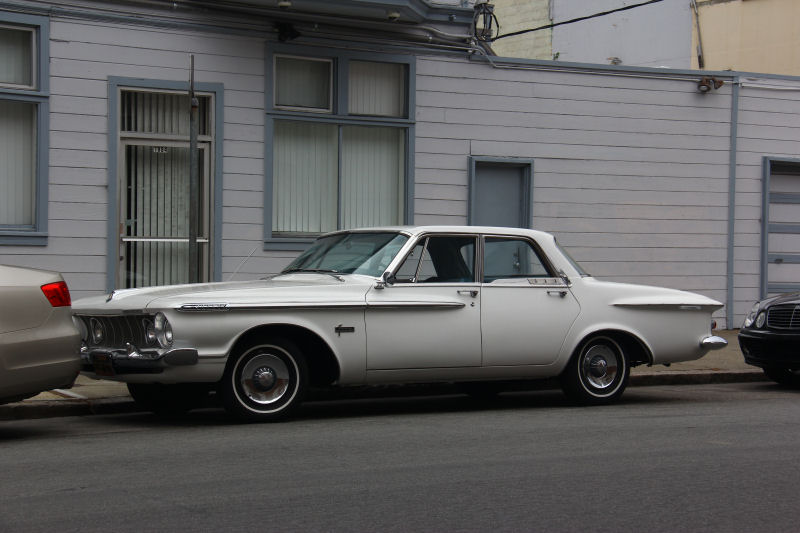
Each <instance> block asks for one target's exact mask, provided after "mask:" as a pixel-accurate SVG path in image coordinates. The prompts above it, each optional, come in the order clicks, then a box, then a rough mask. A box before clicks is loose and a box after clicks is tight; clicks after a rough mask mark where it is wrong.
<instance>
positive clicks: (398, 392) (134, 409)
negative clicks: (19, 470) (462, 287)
mask: <svg viewBox="0 0 800 533" xmlns="http://www.w3.org/2000/svg"><path fill="white" fill-rule="evenodd" d="M756 381H769V380H768V379H767V378H766V376H764V373H763V372H761V371H753V370H729V371H717V370H702V371H694V372H680V371H673V372H670V371H662V372H653V373H643V374H637V375H632V376H631V377H630V381H629V383H628V386H631V387H647V386H656V385H710V384H717V383H750V382H756ZM550 386H552V387H553V388H557V385H556V384H555V383H554V382H552V380H546V381H544V382H543V383H542V384H541V385H540V386H536V387H534V388H533V390H541V389H543V388H550ZM459 393H460V392H459V391H458V390H456V389H455V388H454V387H453V386H452V384H441V383H440V384H432V385H391V386H382V387H363V388H360V387H359V388H356V390H352V391H351V390H348V391H343V392H341V393H338V392H336V391H333V392H331V391H328V392H323V393H321V394H320V395H319V396H318V398H312V399H321V400H325V399H329V400H334V399H336V400H347V399H356V398H381V397H387V396H392V397H402V396H425V395H434V394H459ZM143 411H144V410H143V409H142V408H140V407H139V406H138V405H136V403H135V402H134V401H133V399H131V398H130V396H119V397H114V398H98V399H94V400H73V399H64V400H42V401H35V402H31V401H27V402H25V401H23V402H17V403H11V404H6V405H0V421H2V420H26V419H37V418H53V417H65V416H87V415H114V414H127V413H139V412H143Z"/></svg>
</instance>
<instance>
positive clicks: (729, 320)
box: [725, 78, 741, 329]
mask: <svg viewBox="0 0 800 533" xmlns="http://www.w3.org/2000/svg"><path fill="white" fill-rule="evenodd" d="M740 90H741V88H740V86H739V79H738V78H735V79H734V81H733V91H732V92H731V128H730V141H729V142H730V145H729V150H728V241H727V265H726V270H727V272H726V275H725V295H726V301H725V327H726V328H727V329H731V328H732V327H733V317H734V316H735V313H734V309H733V307H734V302H735V299H734V291H735V282H734V281H735V280H734V275H735V270H736V269H735V261H736V258H735V255H734V251H735V246H736V159H737V157H736V156H737V153H736V148H737V146H736V143H737V140H738V138H739V92H740Z"/></svg>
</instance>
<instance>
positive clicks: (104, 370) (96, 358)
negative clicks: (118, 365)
mask: <svg viewBox="0 0 800 533" xmlns="http://www.w3.org/2000/svg"><path fill="white" fill-rule="evenodd" d="M92 365H93V366H94V373H95V374H97V375H98V376H113V375H114V373H115V372H114V363H113V362H112V360H111V354H107V353H94V354H92Z"/></svg>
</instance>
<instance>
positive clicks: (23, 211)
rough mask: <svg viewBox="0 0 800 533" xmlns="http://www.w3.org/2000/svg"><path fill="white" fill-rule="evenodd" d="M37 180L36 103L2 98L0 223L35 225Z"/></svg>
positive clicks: (0, 105)
mask: <svg viewBox="0 0 800 533" xmlns="http://www.w3.org/2000/svg"><path fill="white" fill-rule="evenodd" d="M35 179H36V105H35V104H30V103H25V102H20V101H11V100H0V226H18V227H27V228H31V227H33V225H34V221H35V214H36V213H35V202H36V188H35Z"/></svg>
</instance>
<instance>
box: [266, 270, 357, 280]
mask: <svg viewBox="0 0 800 533" xmlns="http://www.w3.org/2000/svg"><path fill="white" fill-rule="evenodd" d="M297 272H311V273H313V274H327V275H329V276H331V277H334V278H336V279H338V280H339V281H344V278H343V277H342V276H340V275H339V274H338V273H337V272H336V271H335V270H325V269H323V268H290V269H288V270H283V271H281V274H295V273H297Z"/></svg>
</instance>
